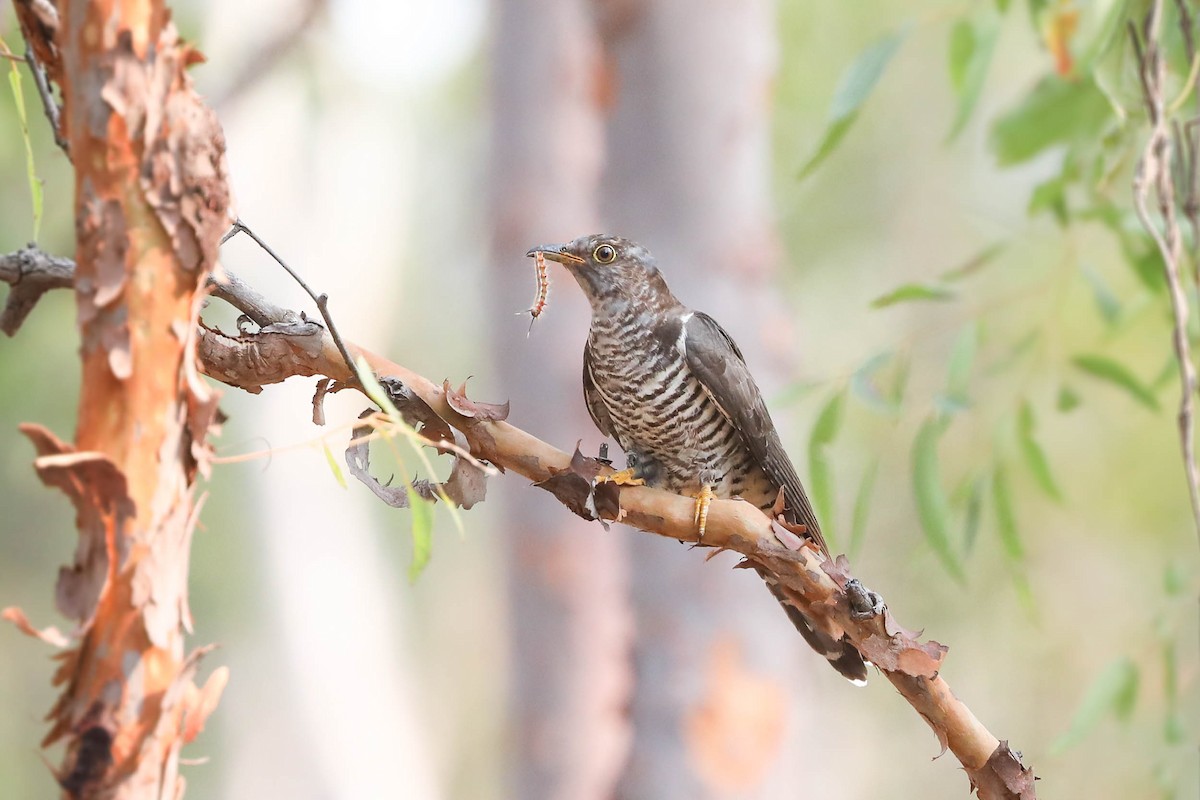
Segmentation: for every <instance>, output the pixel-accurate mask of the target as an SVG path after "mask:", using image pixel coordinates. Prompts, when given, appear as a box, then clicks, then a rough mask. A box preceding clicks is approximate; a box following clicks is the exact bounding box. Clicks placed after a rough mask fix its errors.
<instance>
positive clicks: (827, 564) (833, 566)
mask: <svg viewBox="0 0 1200 800" xmlns="http://www.w3.org/2000/svg"><path fill="white" fill-rule="evenodd" d="M821 570H822V571H823V572H824V573H825V574H826V575H828V576H829V578H830V579H831V580H832V581H833V582H834V583H836V584H837V585H838V588H839V589H845V588H846V584H847V583H848V582H849V581H851V580H853V579H854V576H853V575H851V574H850V561H849V560H848V559H847V558H846V557H845V556H844V555H840V556H838V557H837V558H835V559H833V560H832V561H830V560H829V559H826V560H824V561H822V562H821Z"/></svg>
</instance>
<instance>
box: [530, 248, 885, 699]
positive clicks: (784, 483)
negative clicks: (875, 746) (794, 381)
mask: <svg viewBox="0 0 1200 800" xmlns="http://www.w3.org/2000/svg"><path fill="white" fill-rule="evenodd" d="M539 254H540V256H541V257H542V258H544V259H549V260H551V261H556V262H558V263H559V264H562V265H563V266H564V267H566V269H567V271H568V272H569V273H570V275H571V277H573V278H574V279H575V282H576V283H578V284H579V287H580V288H581V289H582V290H583V293H584V295H585V296H586V297H587V299H588V302H589V304H590V305H591V326H590V328H589V330H588V336H587V341H586V344H585V345H584V350H583V395H584V400H585V402H586V404H587V409H588V413H589V414H590V415H591V418H592V421H593V422H594V423H595V424H596V427H597V428H599V429H600V432H601V433H603V434H604V435H605V436H609V437H611V438H613V439H615V440H616V442H617V444H618V445H619V446H620V447H621V449H622V450H623V451H624V453H625V456H626V459H627V463H628V468H627V469H626V470H623V471H620V472H618V473H616V474H615V475H613V476H610V479H611V480H614V481H615V482H617V483H634V484H639V483H645V484H646V485H648V486H651V487H655V488H660V489H665V490H667V491H671V492H675V493H677V494H687V495H690V496H693V497H696V499H697V502H696V512H697V519H696V522H697V527H698V528H699V531H698V533H699V537H700V538H701V540H702V539H703V526H704V523H705V517H706V510H707V505H708V502H709V500H711V498H713V497H721V498H733V497H740V498H742V499H743V500H746V501H749V502H751V503H753V504H754V505H755V506H757V507H759V508H760V509H763V510H764V511H768V513H769V510H770V509H772V508H773V507H774V506H775V504H776V500H777V499H778V497H779V495H780V490H782V492H783V499H784V511H783V514H784V519H785V520H787V521H788V522H789V523H792V524H795V525H803V526H804V527H805V535H806V536H808V537H809V538H810V539H812V541H813V542H814V544H815V545H816V546H817V547H818V548H819V549H820V550H821V552H822V553H823V554H824V555H825V556H826V557H827V558H828V557H829V548H828V547H827V546H826V544H825V539H824V537H823V536H822V535H821V526H820V524H819V523H818V521H817V517H816V514H815V513H814V511H813V508H812V504H811V503H810V502H809V500H808V496H807V494H805V491H804V486H803V484H801V482H800V478H799V476H798V475H797V474H796V468H795V467H794V466H793V465H792V462H791V459H789V458H788V455H787V452H786V451H785V450H784V448H783V444H782V442H781V441H780V439H779V433H778V431H777V430H776V429H775V424H774V423H773V422H772V421H771V415H770V413H769V412H768V411H767V406H766V403H765V402H764V401H763V397H762V392H761V391H760V390H759V388H758V384H757V383H755V381H754V378H753V376H752V375H751V374H750V369H749V368H748V367H747V366H746V359H745V358H744V357H743V356H742V351H741V350H740V349H739V348H738V346H737V344H736V343H735V342H734V341H733V338H732V337H731V336H730V335H729V334H728V333H727V332H726V331H725V329H724V328H722V327H721V326H720V325H719V324H718V323H717V322H716V320H714V319H713V318H712V317H710V316H708V315H707V314H705V313H703V312H701V311H696V310H694V309H691V308H689V307H688V306H686V305H684V304H683V303H682V302H680V301H679V300H678V299H677V298H676V297H675V295H674V294H673V293H672V292H671V290H670V288H669V287H668V286H667V282H666V280H665V279H664V278H663V275H662V272H661V271H660V270H659V268H658V265H657V262H656V261H655V259H654V257H653V256H652V255H651V254H650V252H649V250H647V249H646V248H644V247H642V246H641V245H639V244H637V243H635V242H632V241H630V240H628V239H624V238H621V237H619V236H610V235H605V234H596V235H590V236H581V237H580V238H578V239H575V240H574V241H571V242H568V243H566V244H547V245H539V246H537V247H534V248H531V249H530V250H529V252H528V253H526V255H527V256H531V257H537V256H539ZM767 586H768V588H769V589H770V590H771V592H772V593H773V594H774V595H775V597H776V599H778V600H779V601H780V603H781V604H782V605H783V607H784V610H785V611H786V612H787V614H788V617H789V618H790V619H791V621H792V623H793V624H794V625H795V626H796V628H797V629H798V630H799V632H800V634H801V635H802V636H803V637H804V639H805V641H807V642H808V643H809V645H811V646H812V648H813V649H814V650H816V651H817V652H818V653H820V654H821V655H823V656H825V658H826V659H828V660H829V663H830V664H831V665H832V666H833V668H834V669H835V670H837V671H838V672H839V673H840V674H841V675H843V676H844V677H846V678H847V679H849V680H851V681H852V682H854V683H857V684H863V683H865V682H866V678H867V669H866V664H865V662H864V660H863V657H862V655H861V654H860V653H859V652H858V650H856V649H855V647H854V645H853V644H851V643H850V642H849V641H847V640H846V639H844V638H838V639H835V638H834V637H832V636H830V635H829V634H827V633H825V632H824V631H823V630H821V629H820V628H818V627H817V626H816V625H814V624H813V623H812V621H811V620H809V619H808V617H806V616H805V615H804V614H803V613H802V612H801V611H800V610H799V609H797V608H795V607H794V606H792V605H790V604H789V603H787V602H785V601H784V598H783V595H782V593H781V592H780V590H779V589H778V587H777V586H775V585H774V584H773V583H772V582H771V581H770V580H768V581H767Z"/></svg>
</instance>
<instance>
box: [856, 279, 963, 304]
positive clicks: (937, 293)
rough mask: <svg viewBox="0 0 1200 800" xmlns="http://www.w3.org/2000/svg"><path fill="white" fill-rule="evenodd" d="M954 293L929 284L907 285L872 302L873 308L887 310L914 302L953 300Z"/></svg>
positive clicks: (942, 287)
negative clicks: (900, 304) (898, 304)
mask: <svg viewBox="0 0 1200 800" xmlns="http://www.w3.org/2000/svg"><path fill="white" fill-rule="evenodd" d="M953 298H954V292H952V291H951V290H950V289H948V288H946V287H945V286H938V285H936V284H928V283H906V284H904V285H903V286H901V287H899V288H897V289H893V290H892V291H890V292H888V293H887V294H885V295H881V296H880V297H876V298H875V299H874V300H872V301H871V308H887V307H888V306H894V305H896V304H897V303H907V302H911V301H913V300H951V299H953Z"/></svg>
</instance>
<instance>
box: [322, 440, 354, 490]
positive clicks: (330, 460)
mask: <svg viewBox="0 0 1200 800" xmlns="http://www.w3.org/2000/svg"><path fill="white" fill-rule="evenodd" d="M321 450H322V451H324V453H325V463H326V464H328V465H329V471H330V472H332V473H333V477H334V478H336V479H337V482H338V483H339V484H341V487H342V488H343V489H346V488H349V487H347V486H346V476H345V475H344V474H343V473H342V468H341V466H339V465H338V462H337V459H336V458H334V457H333V451H332V450H330V449H329V445H328V443H326V442H325V441H324V440H322V441H321Z"/></svg>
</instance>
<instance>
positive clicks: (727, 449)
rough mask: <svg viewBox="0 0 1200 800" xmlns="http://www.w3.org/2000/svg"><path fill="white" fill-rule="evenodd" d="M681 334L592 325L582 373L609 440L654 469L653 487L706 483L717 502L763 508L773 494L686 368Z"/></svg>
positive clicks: (680, 488)
mask: <svg viewBox="0 0 1200 800" xmlns="http://www.w3.org/2000/svg"><path fill="white" fill-rule="evenodd" d="M682 329H683V326H682V324H675V325H674V326H667V327H666V328H665V329H658V330H655V329H652V328H649V327H648V326H644V325H636V324H631V325H627V326H614V327H613V328H609V329H604V328H600V329H597V326H596V325H593V328H592V331H591V334H590V336H589V345H588V347H589V350H590V352H591V358H590V360H589V363H588V368H589V370H590V371H591V379H592V383H593V385H594V387H595V391H596V394H597V395H598V397H599V399H600V400H601V402H603V404H604V406H605V408H606V410H607V411H608V414H609V417H610V419H611V421H612V426H613V429H614V430H613V434H614V436H615V438H616V439H617V441H618V443H619V444H620V445H621V447H622V448H623V449H624V450H625V452H626V453H627V454H629V453H632V454H635V455H636V456H637V457H640V458H643V459H645V458H649V459H652V460H653V461H654V462H656V464H657V466H658V468H659V469H658V470H656V474H657V475H659V476H660V477H659V488H663V489H667V490H669V491H674V492H690V491H695V490H696V489H698V488H699V487H700V485H701V484H702V483H707V484H709V485H711V486H713V488H714V490H715V491H716V493H717V495H718V496H721V497H733V496H740V497H745V498H746V499H747V500H751V501H752V502H754V503H755V504H756V505H759V506H764V505H765V506H769V505H770V504H771V502H773V501H774V498H775V492H776V491H777V490H778V487H772V486H770V485H769V484H770V482H769V481H768V480H767V478H766V475H765V473H763V471H762V469H761V468H760V467H759V466H758V464H757V463H756V462H754V460H753V456H752V455H751V453H750V450H749V448H748V447H746V445H745V442H744V440H743V438H742V434H741V432H740V431H739V430H738V429H737V428H736V427H735V426H734V425H733V423H732V422H730V421H729V419H727V418H726V417H725V415H724V413H723V412H722V411H721V409H720V407H719V406H718V405H717V403H716V402H715V401H713V399H712V398H711V397H710V396H709V394H708V392H707V391H706V390H705V389H704V386H703V385H702V384H701V382H700V380H699V379H698V378H697V377H696V375H695V374H694V373H693V372H692V371H691V369H690V368H689V367H688V364H687V359H686V358H685V356H684V353H683V352H682V348H681V347H680V346H679V341H678V340H679V331H681V330H682Z"/></svg>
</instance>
